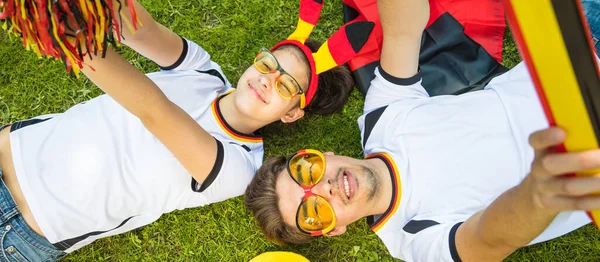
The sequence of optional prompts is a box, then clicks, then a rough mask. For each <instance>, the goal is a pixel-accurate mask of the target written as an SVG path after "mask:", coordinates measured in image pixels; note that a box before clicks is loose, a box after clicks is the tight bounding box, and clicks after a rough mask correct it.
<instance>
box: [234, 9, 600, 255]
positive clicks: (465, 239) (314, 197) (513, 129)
mask: <svg viewBox="0 0 600 262" xmlns="http://www.w3.org/2000/svg"><path fill="white" fill-rule="evenodd" d="M596 3H598V2H597V1H596ZM378 6H379V13H380V17H381V22H382V26H383V30H384V42H383V49H382V57H381V66H380V67H379V68H377V69H376V77H375V79H374V80H373V81H372V82H371V87H370V88H369V91H368V93H367V97H366V100H365V106H364V115H363V116H361V117H360V118H359V119H358V123H359V127H360V130H361V133H362V144H363V149H364V152H365V156H366V157H365V159H364V160H363V159H353V158H349V157H345V156H336V155H334V154H333V153H325V154H322V153H320V152H318V151H316V150H310V149H309V150H301V151H299V152H298V153H296V154H295V155H293V156H292V157H290V158H289V159H286V158H284V157H274V158H270V159H268V160H267V161H266V162H265V163H264V164H263V166H262V167H261V168H260V169H259V171H258V172H257V175H256V176H255V177H254V179H253V180H252V183H251V184H250V186H249V187H248V189H247V190H246V193H245V200H244V202H245V204H246V206H247V208H248V209H249V210H251V211H252V212H253V214H254V216H255V218H256V219H257V221H258V224H259V226H260V227H261V229H262V230H263V232H264V235H265V236H266V237H267V238H268V239H270V240H272V241H275V242H278V243H304V242H307V241H309V240H310V239H311V237H314V236H320V235H326V236H337V235H340V234H343V233H344V232H345V231H346V227H347V225H349V224H351V223H353V222H355V221H357V220H359V219H361V218H363V217H366V218H367V222H368V223H369V225H370V226H371V228H372V230H373V231H374V232H375V233H376V234H377V235H378V236H379V237H380V238H381V240H382V241H383V243H384V244H385V245H386V247H387V249H388V251H389V252H390V253H391V255H392V256H394V257H396V258H399V259H402V260H405V261H461V260H464V261H500V260H502V259H504V258H506V257H507V256H508V255H509V254H511V253H512V252H514V251H515V250H517V249H518V248H520V247H523V246H526V245H530V244H534V243H539V242H542V241H546V240H549V239H553V238H556V237H559V236H561V235H564V234H566V233H569V232H571V231H573V230H575V229H577V228H579V227H581V226H583V225H585V224H587V223H589V222H590V220H589V218H588V217H587V215H586V214H585V212H584V211H574V210H591V209H598V208H600V199H599V198H598V197H597V196H593V195H590V194H591V193H593V192H598V191H600V176H592V177H585V178H581V177H577V178H568V179H565V178H564V177H562V176H561V174H566V173H571V172H575V171H580V170H584V169H591V168H598V167H600V151H590V152H582V153H565V154H556V153H553V147H554V146H556V145H559V144H560V143H561V142H562V141H564V139H565V133H564V132H563V131H561V130H560V129H557V128H552V129H547V128H548V123H547V121H546V117H545V115H544V112H543V110H542V107H541V105H540V102H539V100H538V98H537V94H536V91H535V89H534V86H533V83H532V81H531V78H530V76H529V74H528V71H527V68H526V67H525V65H524V64H520V65H518V66H516V67H515V68H513V69H512V70H511V71H510V72H508V73H506V74H504V75H501V76H499V77H497V78H495V79H494V80H492V81H491V82H490V84H489V85H488V86H487V87H486V88H485V90H483V91H479V92H474V93H468V94H464V95H460V96H438V97H429V96H428V94H427V92H426V91H425V90H424V89H423V87H422V86H421V85H420V82H421V81H420V75H419V70H418V55H419V48H420V43H421V35H422V32H423V29H424V28H425V25H426V23H427V20H428V19H427V18H428V14H429V8H428V1H427V0H380V1H378ZM594 26H595V27H596V28H597V26H598V25H594ZM596 33H597V32H596ZM539 130H543V131H539ZM536 131H538V132H536ZM528 141H529V142H528Z"/></svg>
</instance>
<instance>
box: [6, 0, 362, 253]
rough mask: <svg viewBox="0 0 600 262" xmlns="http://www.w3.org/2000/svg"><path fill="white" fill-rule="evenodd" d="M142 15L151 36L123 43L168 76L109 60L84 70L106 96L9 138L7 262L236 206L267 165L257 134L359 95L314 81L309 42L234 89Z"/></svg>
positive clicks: (205, 59) (341, 76) (333, 81)
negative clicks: (233, 201) (184, 213)
mask: <svg viewBox="0 0 600 262" xmlns="http://www.w3.org/2000/svg"><path fill="white" fill-rule="evenodd" d="M134 3H135V8H136V11H137V14H138V18H139V19H140V21H141V22H142V24H143V26H142V27H141V28H140V29H139V30H138V31H137V32H136V33H135V34H134V35H131V34H127V31H124V33H125V35H124V37H125V40H124V42H123V43H124V44H126V45H128V46H129V47H131V48H132V49H134V50H135V51H137V52H138V53H140V54H142V55H144V56H145V57H147V58H149V59H150V60H152V61H154V62H156V63H157V64H158V65H160V66H161V67H162V71H160V72H157V73H151V74H148V75H144V74H143V73H141V72H140V71H139V70H137V69H136V68H135V67H134V66H132V65H131V64H129V63H128V62H127V61H126V60H125V59H123V58H122V57H121V56H119V55H118V54H117V53H115V52H114V51H112V50H108V52H107V55H106V57H105V58H101V57H99V56H98V57H95V58H94V59H92V60H86V61H85V63H86V66H84V69H83V72H84V73H85V74H86V75H87V77H88V78H89V79H91V80H92V81H93V82H94V83H95V84H96V85H97V86H98V87H100V88H101V89H102V90H104V91H105V92H106V93H107V94H108V95H103V96H100V97H97V98H94V99H92V100H90V101H87V102H85V103H81V104H79V105H76V106H74V107H72V108H70V109H69V110H67V111H66V112H64V113H62V114H53V115H45V116H39V117H36V118H33V119H29V120H25V121H21V122H16V123H13V124H12V125H6V126H4V127H3V128H2V131H1V132H0V167H1V169H0V175H2V182H3V183H2V184H1V185H0V200H1V201H0V210H1V211H2V215H1V216H0V217H1V221H0V222H1V223H2V225H1V226H0V235H1V236H2V243H1V244H2V250H3V251H2V252H3V254H4V255H5V256H6V257H9V258H11V259H16V260H21V259H23V258H26V259H28V260H29V261H52V260H56V259H58V258H60V257H61V256H63V255H65V254H66V253H70V252H72V251H74V250H76V249H78V248H80V247H82V246H84V245H86V244H89V243H91V242H92V241H94V240H96V239H98V238H102V237H106V236H110V235H115V234H119V233H123V232H126V231H129V230H132V229H135V228H138V227H140V226H143V225H147V224H149V223H151V222H153V221H155V220H157V219H158V218H159V217H160V216H161V215H162V214H164V213H167V212H171V211H173V210H175V209H184V208H190V207H197V206H203V205H207V204H210V203H214V202H219V201H223V200H226V199H228V198H232V197H236V196H239V195H241V194H242V193H243V192H244V190H245V188H246V186H247V184H248V183H249V182H250V180H251V178H252V176H253V175H254V173H255V171H256V169H257V168H258V167H259V166H260V165H261V162H262V158H263V143H262V138H261V136H260V135H259V134H257V133H256V131H257V130H258V129H260V128H261V127H263V126H265V125H267V124H269V123H272V122H275V121H282V122H286V123H287V122H293V121H296V120H297V119H299V118H301V117H303V115H304V112H308V113H315V114H330V113H333V112H335V111H337V110H338V109H340V108H341V106H342V105H343V104H344V103H345V101H346V100H347V98H348V94H349V92H350V90H351V89H352V86H353V81H352V78H351V76H350V73H349V70H348V69H347V68H345V67H340V66H337V65H338V64H335V63H334V64H329V66H330V67H321V68H320V71H319V73H321V74H318V73H317V72H316V71H315V70H314V65H313V64H310V63H309V61H310V60H308V59H309V58H307V55H312V52H313V51H316V50H317V49H316V48H317V45H318V44H315V43H314V42H310V41H308V42H307V43H306V45H304V44H295V45H294V44H289V43H288V44H286V43H282V44H280V45H278V47H277V48H276V49H275V50H273V51H272V52H270V51H268V50H266V49H265V50H261V51H260V52H259V53H258V55H257V56H256V59H255V61H254V65H251V66H250V67H248V69H247V70H246V71H245V72H244V74H243V75H242V76H241V77H240V79H239V81H238V82H237V85H236V86H235V87H237V88H234V86H232V85H231V84H230V83H229V81H228V80H227V78H226V77H225V76H224V75H223V73H222V71H221V68H220V67H219V65H217V64H216V63H215V62H213V61H211V58H210V55H209V54H208V53H207V52H206V51H205V50H203V49H202V48H201V47H200V46H199V45H197V44H196V43H194V42H192V41H189V40H187V39H184V38H182V37H180V36H178V35H177V34H175V33H173V32H172V31H170V30H169V29H167V28H165V27H164V26H162V25H160V24H158V23H156V22H155V21H154V20H153V19H152V17H151V16H150V15H149V14H148V12H146V10H144V9H143V7H142V6H141V5H139V4H138V3H137V2H135V1H134ZM115 10H116V9H115ZM130 19H131V18H130ZM348 30H350V29H348ZM73 33H75V32H73ZM362 33H366V34H368V33H369V31H363V32H362ZM340 40H347V39H340ZM70 41H71V42H73V39H71V40H70ZM307 50H308V51H307ZM307 52H310V53H307ZM349 58H350V57H347V58H346V59H349ZM340 63H343V62H340ZM91 68H94V70H92V69H91ZM329 69H331V70H329ZM234 90H235V91H234ZM333 94H335V95H333ZM200 248H201V247H200Z"/></svg>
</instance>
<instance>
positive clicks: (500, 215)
mask: <svg viewBox="0 0 600 262" xmlns="http://www.w3.org/2000/svg"><path fill="white" fill-rule="evenodd" d="M564 140H565V132H564V131H562V130H560V129H558V128H551V129H547V130H543V131H540V132H537V133H535V134H533V135H532V136H531V138H530V144H531V146H533V148H534V149H535V151H536V156H535V160H534V162H533V164H532V168H531V173H530V174H529V175H528V176H527V178H525V180H524V181H523V182H522V183H521V184H520V185H518V186H516V187H514V188H512V189H510V190H508V191H506V192H504V193H503V194H502V195H500V196H499V197H498V198H497V199H496V200H495V201H494V202H492V204H491V205H490V206H488V207H487V208H486V209H485V210H483V211H480V212H478V213H477V214H475V215H473V216H472V217H470V218H469V219H468V220H467V221H466V222H465V223H463V224H462V225H461V226H460V227H459V228H458V230H457V232H456V248H457V250H458V254H459V256H460V258H461V259H462V260H463V261H501V260H502V259H504V258H506V257H507V256H508V255H510V254H511V253H512V252H514V251H515V250H517V249H518V248H520V247H523V246H525V245H527V244H529V243H530V242H531V241H532V240H533V239H534V238H536V237H537V236H539V235H540V234H541V233H542V232H543V231H544V230H545V229H546V228H547V227H548V226H549V225H550V223H551V222H552V220H553V219H554V218H555V217H556V216H557V215H558V213H559V212H561V211H569V210H593V209H598V208H600V199H599V198H598V197H597V196H590V194H592V193H594V192H597V191H599V190H600V175H595V176H590V177H563V176H562V175H563V174H568V173H575V172H579V171H582V170H588V169H593V168H599V167H600V151H598V150H596V151H588V152H580V153H553V152H554V150H553V148H554V147H555V146H557V145H559V144H560V143H562V142H563V141H564Z"/></svg>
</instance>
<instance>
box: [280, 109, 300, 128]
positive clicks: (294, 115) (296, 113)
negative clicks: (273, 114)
mask: <svg viewBox="0 0 600 262" xmlns="http://www.w3.org/2000/svg"><path fill="white" fill-rule="evenodd" d="M302 117H304V110H302V109H300V107H294V109H292V110H290V111H288V112H287V113H285V115H284V116H282V117H281V122H284V123H286V124H287V123H291V122H294V121H296V120H298V119H300V118H302Z"/></svg>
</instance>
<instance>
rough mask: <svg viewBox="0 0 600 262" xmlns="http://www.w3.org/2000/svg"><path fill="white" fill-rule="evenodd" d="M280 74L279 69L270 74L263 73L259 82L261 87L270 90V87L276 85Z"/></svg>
mask: <svg viewBox="0 0 600 262" xmlns="http://www.w3.org/2000/svg"><path fill="white" fill-rule="evenodd" d="M279 75H281V73H280V72H279V71H275V72H273V73H268V74H261V75H260V78H259V83H260V85H261V87H262V88H264V89H266V90H269V89H270V87H274V86H275V82H276V81H277V78H279Z"/></svg>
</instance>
